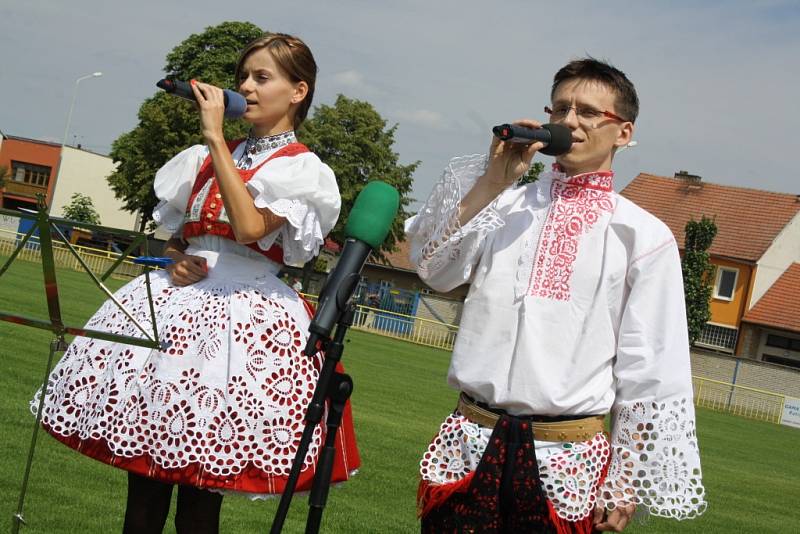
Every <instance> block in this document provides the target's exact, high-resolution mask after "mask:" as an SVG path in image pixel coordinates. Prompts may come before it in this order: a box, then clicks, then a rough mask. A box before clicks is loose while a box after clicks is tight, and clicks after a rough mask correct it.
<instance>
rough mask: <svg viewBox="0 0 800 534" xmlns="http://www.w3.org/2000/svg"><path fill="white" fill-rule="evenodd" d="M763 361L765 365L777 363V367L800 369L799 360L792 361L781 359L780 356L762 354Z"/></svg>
mask: <svg viewBox="0 0 800 534" xmlns="http://www.w3.org/2000/svg"><path fill="white" fill-rule="evenodd" d="M763 359H764V361H765V362H767V363H777V364H778V365H785V366H787V367H796V368H798V369H800V360H793V359H792V358H781V357H780V356H772V355H770V354H764V355H763Z"/></svg>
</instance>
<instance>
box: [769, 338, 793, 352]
mask: <svg viewBox="0 0 800 534" xmlns="http://www.w3.org/2000/svg"><path fill="white" fill-rule="evenodd" d="M765 345H766V346H768V347H775V348H778V349H784V350H793V351H797V352H800V339H792V338H789V337H783V336H777V335H775V334H768V335H767V341H766V343H765Z"/></svg>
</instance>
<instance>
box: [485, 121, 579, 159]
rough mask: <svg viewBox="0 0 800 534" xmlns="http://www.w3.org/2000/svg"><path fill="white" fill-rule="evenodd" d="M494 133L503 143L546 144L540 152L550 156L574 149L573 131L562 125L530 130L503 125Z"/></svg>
mask: <svg viewBox="0 0 800 534" xmlns="http://www.w3.org/2000/svg"><path fill="white" fill-rule="evenodd" d="M492 133H494V135H495V136H496V137H497V138H498V139H501V140H503V141H509V142H512V143H520V144H525V145H529V144H531V143H535V142H537V141H541V142H542V143H544V144H545V147H544V148H543V149H541V150H540V151H539V152H541V153H542V154H547V155H548V156H558V155H560V154H566V153H567V152H569V149H570V148H571V147H572V131H570V129H569V128H567V127H566V126H561V125H560V124H542V127H541V128H528V127H527V126H520V125H518V124H501V125H499V126H495V127H494V128H492Z"/></svg>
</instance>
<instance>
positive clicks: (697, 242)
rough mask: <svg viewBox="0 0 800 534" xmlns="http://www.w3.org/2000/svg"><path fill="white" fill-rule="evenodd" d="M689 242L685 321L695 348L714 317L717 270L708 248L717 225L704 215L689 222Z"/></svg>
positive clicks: (685, 268)
mask: <svg viewBox="0 0 800 534" xmlns="http://www.w3.org/2000/svg"><path fill="white" fill-rule="evenodd" d="M685 232H686V240H685V247H684V254H683V260H682V261H681V269H682V270H683V290H684V293H685V297H686V322H687V323H688V327H689V343H690V344H692V345H694V343H695V341H697V339H698V338H699V337H700V334H702V332H703V328H705V326H706V323H707V322H708V320H709V319H710V318H711V309H710V308H709V303H710V302H711V291H712V289H713V280H714V272H715V268H714V266H713V265H712V264H711V262H710V261H709V254H708V249H709V248H710V247H711V243H712V242H713V241H714V237H715V236H716V235H717V225H716V224H714V221H713V220H712V219H709V218H707V217H706V216H703V218H702V219H701V220H700V221H695V220H691V221H689V222H687V223H686V229H685Z"/></svg>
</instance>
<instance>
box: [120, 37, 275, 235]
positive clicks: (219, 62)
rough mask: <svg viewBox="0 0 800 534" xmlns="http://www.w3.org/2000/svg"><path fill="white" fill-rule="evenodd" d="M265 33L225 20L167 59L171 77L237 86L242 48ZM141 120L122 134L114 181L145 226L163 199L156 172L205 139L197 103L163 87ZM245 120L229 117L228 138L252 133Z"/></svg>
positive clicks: (144, 107)
mask: <svg viewBox="0 0 800 534" xmlns="http://www.w3.org/2000/svg"><path fill="white" fill-rule="evenodd" d="M263 34H264V32H263V31H262V30H261V29H260V28H259V27H258V26H255V25H254V24H251V23H249V22H223V23H222V24H219V25H217V26H210V27H208V28H206V29H205V31H203V32H202V33H200V34H193V35H191V36H189V38H188V39H186V40H185V41H183V42H182V43H181V44H179V45H178V46H176V47H175V48H174V49H173V50H172V51H171V52H170V53H169V54H168V55H167V58H166V66H165V67H164V72H165V73H166V75H167V77H169V78H176V79H180V80H190V79H197V80H201V81H204V82H208V83H211V84H214V85H218V86H220V87H233V86H234V79H233V77H234V70H235V68H236V61H237V59H238V58H239V53H240V52H241V50H242V49H243V48H244V47H245V46H246V45H247V44H248V43H249V42H250V41H252V40H253V39H256V38H257V37H260V36H261V35H263ZM138 117H139V124H138V125H137V126H136V127H135V128H134V129H133V130H131V131H129V132H127V133H124V134H122V135H121V136H119V137H118V138H117V139H116V140H115V141H114V143H113V144H112V146H111V157H112V158H113V159H114V161H115V162H116V163H118V164H119V165H118V166H117V169H116V170H115V171H114V172H113V173H112V174H111V176H109V178H108V183H109V184H110V185H111V188H112V189H113V190H114V194H115V195H116V197H117V198H119V199H121V200H122V201H123V203H124V205H123V207H124V209H126V210H127V211H130V212H136V211H140V212H141V214H142V223H141V228H140V229H141V230H144V228H145V226H146V224H147V223H148V222H149V221H150V219H151V215H150V214H151V212H152V211H153V208H154V207H155V205H156V203H157V199H156V197H155V194H154V192H153V179H154V178H155V174H156V171H157V170H158V169H159V168H161V166H162V165H164V163H166V162H167V161H168V160H169V159H170V158H172V157H173V156H174V155H176V154H177V153H178V152H180V151H181V150H183V149H185V148H187V147H189V146H191V145H194V144H198V143H202V142H203V136H202V134H201V132H200V119H199V115H198V113H197V111H195V109H194V106H193V104H192V103H191V102H188V101H186V100H183V99H181V98H175V97H174V96H171V95H168V94H166V93H163V92H159V93H157V94H156V95H155V96H153V97H151V98H148V99H147V100H145V101H144V103H143V104H142V106H141V107H140V108H139V114H138ZM248 129H249V125H248V124H246V123H245V122H244V121H225V126H224V132H225V137H226V139H236V138H239V137H243V136H244V135H246V133H247V130H248Z"/></svg>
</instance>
